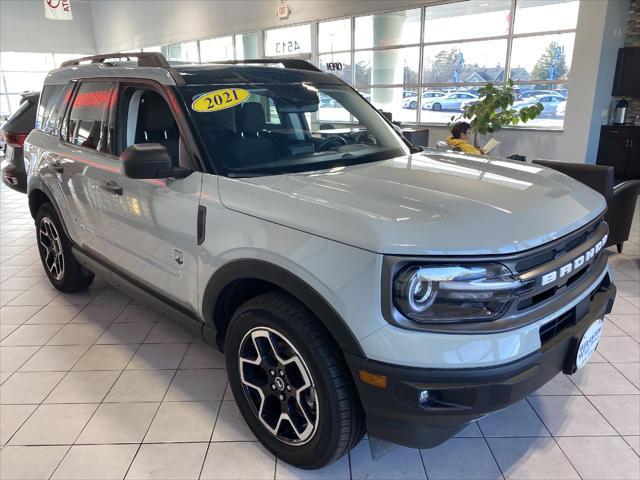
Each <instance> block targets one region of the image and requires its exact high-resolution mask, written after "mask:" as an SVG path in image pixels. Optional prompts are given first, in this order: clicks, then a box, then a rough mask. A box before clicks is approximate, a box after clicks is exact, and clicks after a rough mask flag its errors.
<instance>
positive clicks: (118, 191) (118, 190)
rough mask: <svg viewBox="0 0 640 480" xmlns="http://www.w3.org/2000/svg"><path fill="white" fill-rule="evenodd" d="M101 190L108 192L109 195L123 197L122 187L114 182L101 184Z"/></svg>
mask: <svg viewBox="0 0 640 480" xmlns="http://www.w3.org/2000/svg"><path fill="white" fill-rule="evenodd" d="M100 188H101V189H102V190H106V191H107V192H109V193H113V194H114V195H122V187H121V186H120V185H118V184H117V183H116V182H114V181H112V180H110V181H108V182H102V183H101V184H100Z"/></svg>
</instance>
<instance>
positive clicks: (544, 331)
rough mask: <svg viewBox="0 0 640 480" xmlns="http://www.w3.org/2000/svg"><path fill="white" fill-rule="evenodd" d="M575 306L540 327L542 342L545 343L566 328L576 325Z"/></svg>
mask: <svg viewBox="0 0 640 480" xmlns="http://www.w3.org/2000/svg"><path fill="white" fill-rule="evenodd" d="M575 319H576V309H575V307H574V308H572V309H571V310H569V311H568V312H566V313H564V314H562V315H560V316H559V317H558V318H556V319H554V320H551V321H550V322H549V323H545V324H544V325H543V326H542V327H540V344H541V345H544V344H546V343H547V342H548V341H549V340H551V339H552V338H553V337H555V336H556V335H557V334H559V333H560V332H561V331H562V330H564V329H565V328H569V327H571V326H573V325H575Z"/></svg>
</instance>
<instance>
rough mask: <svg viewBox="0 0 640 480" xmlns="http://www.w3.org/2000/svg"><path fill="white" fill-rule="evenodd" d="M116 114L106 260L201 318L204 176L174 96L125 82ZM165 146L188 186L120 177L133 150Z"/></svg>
mask: <svg viewBox="0 0 640 480" xmlns="http://www.w3.org/2000/svg"><path fill="white" fill-rule="evenodd" d="M118 92H119V93H118V97H117V101H116V102H114V104H113V106H112V109H111V111H110V113H111V116H110V122H109V132H110V133H109V135H110V142H109V143H110V146H109V149H110V152H111V154H112V155H111V157H110V168H109V170H108V172H109V173H108V175H107V177H105V178H104V179H103V183H101V184H100V185H99V186H98V190H97V192H98V195H99V199H100V200H99V202H100V208H101V213H102V228H103V231H104V240H105V252H106V253H105V255H106V256H107V259H108V260H109V263H110V264H111V265H113V266H114V267H115V268H116V269H117V270H118V271H119V272H120V273H125V274H127V275H128V276H129V277H130V278H132V279H134V280H135V281H136V282H137V283H138V285H139V286H142V287H146V288H147V289H151V290H152V291H154V292H156V293H161V294H162V296H164V297H166V298H168V299H169V300H171V301H173V302H175V303H178V304H179V305H182V306H184V307H187V308H189V309H190V310H192V311H197V310H198V309H197V305H198V294H197V292H198V289H197V273H198V272H197V221H198V205H199V201H200V189H201V184H202V175H203V174H202V173H201V172H199V171H195V166H194V164H193V162H192V161H191V159H192V156H191V154H190V153H189V151H188V148H187V147H186V145H185V142H184V132H183V131H181V129H180V127H179V126H178V122H176V115H178V114H179V113H178V112H176V111H174V110H173V109H172V108H171V106H170V102H168V98H167V93H166V92H165V91H164V90H163V89H162V87H160V86H156V85H155V84H150V83H145V82H141V83H121V84H120V85H119V86H118ZM140 143H160V144H162V145H164V146H165V147H167V149H168V150H169V153H170V154H171V156H172V158H173V160H174V165H175V166H179V165H180V166H185V167H187V168H190V169H192V170H194V171H193V172H192V173H191V174H190V175H189V176H188V177H186V178H183V179H148V180H140V179H131V178H128V177H125V176H124V175H122V174H121V173H120V160H119V158H118V156H119V154H120V153H121V152H122V151H123V150H124V149H125V148H127V147H128V146H131V145H133V144H140Z"/></svg>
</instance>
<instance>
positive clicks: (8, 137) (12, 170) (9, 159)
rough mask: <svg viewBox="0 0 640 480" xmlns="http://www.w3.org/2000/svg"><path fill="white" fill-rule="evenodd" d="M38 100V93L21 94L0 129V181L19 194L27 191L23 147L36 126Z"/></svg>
mask: <svg viewBox="0 0 640 480" xmlns="http://www.w3.org/2000/svg"><path fill="white" fill-rule="evenodd" d="M39 98H40V92H29V93H24V94H22V99H21V101H20V106H19V107H18V108H17V110H16V111H15V112H14V113H13V115H11V116H10V117H9V118H8V119H7V121H6V122H5V123H3V124H2V126H1V127H0V137H2V140H3V141H4V142H5V147H4V149H5V150H4V158H3V160H2V162H1V163H0V170H2V181H3V182H4V183H5V185H7V186H9V187H11V188H12V189H14V190H17V191H19V192H21V193H26V191H27V174H26V172H25V165H24V158H23V153H24V152H23V146H24V141H25V139H26V138H27V135H29V132H31V130H33V129H34V127H35V125H36V113H37V110H38V99H39Z"/></svg>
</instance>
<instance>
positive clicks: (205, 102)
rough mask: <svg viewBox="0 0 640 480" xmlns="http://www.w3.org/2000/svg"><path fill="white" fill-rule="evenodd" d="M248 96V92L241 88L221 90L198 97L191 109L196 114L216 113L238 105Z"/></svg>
mask: <svg viewBox="0 0 640 480" xmlns="http://www.w3.org/2000/svg"><path fill="white" fill-rule="evenodd" d="M249 95H251V94H250V93H249V91H248V90H244V89H242V88H223V89H221V90H215V91H213V92H207V93H204V94H202V95H200V96H199V97H198V98H196V99H195V100H194V101H193V103H192V104H191V108H192V109H193V110H195V111H196V112H217V111H220V110H224V109H226V108H231V107H235V106H236V105H240V104H241V103H243V102H245V101H246V100H247V99H248V98H249Z"/></svg>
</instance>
